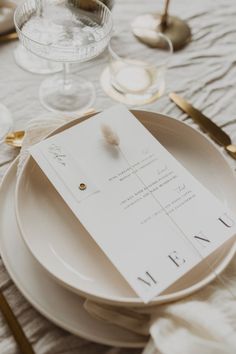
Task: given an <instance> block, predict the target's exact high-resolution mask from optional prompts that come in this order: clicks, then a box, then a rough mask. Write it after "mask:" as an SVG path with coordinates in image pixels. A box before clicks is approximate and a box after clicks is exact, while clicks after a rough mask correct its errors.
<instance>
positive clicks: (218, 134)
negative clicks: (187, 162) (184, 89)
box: [169, 92, 236, 159]
mask: <svg viewBox="0 0 236 354" xmlns="http://www.w3.org/2000/svg"><path fill="white" fill-rule="evenodd" d="M169 97H170V99H171V100H172V101H173V102H174V103H175V104H176V105H177V106H178V107H179V108H180V109H182V111H184V112H185V113H187V114H188V115H189V116H190V117H191V118H192V119H193V120H194V121H195V122H196V123H197V124H198V125H199V126H200V128H201V129H202V130H204V131H205V132H206V133H208V134H209V136H210V137H211V138H212V139H213V140H214V141H215V142H216V143H218V144H219V145H221V146H223V147H224V148H225V150H226V151H227V152H228V153H229V154H230V156H232V157H233V158H234V159H236V145H234V144H232V141H231V138H230V136H229V135H228V134H227V133H226V132H224V130H223V129H221V128H220V127H219V126H218V125H216V124H215V123H214V122H213V121H212V120H210V119H209V118H208V117H206V116H205V115H204V114H203V113H202V112H200V111H199V110H198V109H196V108H195V107H193V106H192V105H191V104H190V103H188V102H187V101H186V100H185V99H184V98H182V97H180V96H179V95H177V94H176V93H174V92H172V93H170V95H169Z"/></svg>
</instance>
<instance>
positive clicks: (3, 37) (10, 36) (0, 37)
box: [0, 32, 18, 44]
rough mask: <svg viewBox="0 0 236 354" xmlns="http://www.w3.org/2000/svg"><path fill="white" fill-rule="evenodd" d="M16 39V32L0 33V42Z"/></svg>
mask: <svg viewBox="0 0 236 354" xmlns="http://www.w3.org/2000/svg"><path fill="white" fill-rule="evenodd" d="M16 39H18V35H17V33H16V32H13V33H8V34H1V35H0V44H2V43H6V42H10V41H15V40H16Z"/></svg>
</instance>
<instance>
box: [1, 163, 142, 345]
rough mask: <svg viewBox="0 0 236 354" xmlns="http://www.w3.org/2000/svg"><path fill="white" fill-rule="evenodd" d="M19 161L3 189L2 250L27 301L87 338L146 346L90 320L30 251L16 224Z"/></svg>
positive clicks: (112, 327) (75, 297)
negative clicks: (15, 197)
mask: <svg viewBox="0 0 236 354" xmlns="http://www.w3.org/2000/svg"><path fill="white" fill-rule="evenodd" d="M16 168H17V160H16V161H15V162H14V163H13V164H12V165H11V167H10V169H9V170H8V172H7V173H6V175H5V177H4V180H3V182H2V185H1V189H0V250H1V256H2V259H3V262H4V264H5V266H6V268H7V271H8V272H9V274H10V276H11V278H12V280H13V281H14V282H15V284H16V286H17V287H18V288H19V290H20V291H21V292H22V294H23V295H24V296H25V298H26V299H27V300H28V301H29V302H30V303H31V304H32V305H33V306H34V307H35V308H36V309H37V310H38V311H39V312H40V313H41V314H42V315H44V316H45V317H47V318H48V319H49V320H51V321H52V322H54V323H55V324H57V325H58V326H60V327H62V328H64V329H66V330H68V331H69V332H71V333H73V334H76V335H78V336H80V337H83V338H85V339H88V340H91V341H94V342H98V343H101V344H106V345H112V346H119V347H143V346H144V345H145V344H146V342H147V337H144V336H141V335H137V334H134V333H132V332H130V331H128V330H125V329H122V328H120V327H117V326H115V325H112V324H107V323H105V322H102V321H99V320H97V319H95V318H93V317H91V316H90V315H89V314H88V313H87V312H86V311H85V309H84V307H83V302H84V299H83V298H81V297H79V296H78V295H76V294H75V293H73V292H71V291H69V290H68V289H66V288H65V287H62V286H61V285H59V284H58V283H57V282H55V280H53V279H52V277H50V276H49V274H48V273H47V272H45V270H44V269H43V268H42V267H41V266H40V264H39V263H38V262H37V261H36V260H35V259H34V258H33V256H32V254H31V253H30V252H29V250H28V249H27V247H26V245H25V243H24V241H23V240H22V237H21V236H20V231H19V228H18V225H17V221H16V216H15V210H14V209H15V208H14V192H15V184H16Z"/></svg>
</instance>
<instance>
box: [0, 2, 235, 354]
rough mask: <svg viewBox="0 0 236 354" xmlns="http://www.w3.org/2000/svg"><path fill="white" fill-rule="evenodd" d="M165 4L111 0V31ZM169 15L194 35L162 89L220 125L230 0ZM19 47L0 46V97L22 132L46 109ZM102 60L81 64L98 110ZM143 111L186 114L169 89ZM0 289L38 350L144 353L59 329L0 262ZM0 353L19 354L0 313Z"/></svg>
mask: <svg viewBox="0 0 236 354" xmlns="http://www.w3.org/2000/svg"><path fill="white" fill-rule="evenodd" d="M16 1H17V0H16ZM162 8H163V1H161V0H160V1H157V0H116V4H115V7H114V10H113V13H114V19H115V24H116V26H117V27H116V28H117V29H118V30H122V29H124V28H129V27H130V22H131V20H132V19H133V18H134V17H135V16H137V15H139V14H142V13H147V12H150V11H151V12H154V11H159V10H161V9H162ZM170 12H171V13H172V14H174V15H177V16H180V17H182V18H183V19H186V20H187V21H188V23H189V25H190V26H191V29H192V37H193V38H192V41H191V43H190V44H189V45H188V46H187V47H186V48H184V49H183V50H181V51H179V52H177V53H175V54H174V55H173V57H172V59H171V62H170V64H169V69H168V75H167V90H166V93H168V92H171V91H176V92H178V93H180V94H182V95H184V96H185V97H186V98H187V99H189V100H191V102H192V103H194V104H195V106H197V107H198V108H200V109H201V110H202V111H203V112H204V113H205V114H206V115H208V116H209V117H211V118H212V119H213V120H214V121H215V122H217V123H219V124H223V123H225V122H228V121H230V120H233V119H236V22H235V18H236V2H235V0H198V1H189V0H172V1H171V6H170ZM16 45H17V43H16V42H15V43H7V44H4V45H1V46H0V102H2V103H3V104H5V105H6V106H7V107H8V108H9V109H10V110H11V112H12V115H13V118H14V129H15V130H17V129H24V127H25V125H26V123H27V122H28V121H29V120H30V119H32V118H34V117H36V116H38V115H40V114H41V113H44V112H46V111H45V110H44V108H42V106H41V105H40V102H39V99H38V87H39V84H40V82H41V80H42V79H43V76H40V75H33V74H30V73H28V72H25V71H23V70H22V69H20V68H19V67H18V66H16V64H15V62H14V57H13V51H14V48H15V47H16ZM106 63H107V55H106V53H103V54H102V55H101V56H100V57H99V58H96V59H95V60H93V61H91V62H88V63H84V64H82V65H78V69H79V68H80V72H81V74H82V76H84V77H87V78H89V79H90V80H91V81H93V83H94V84H95V86H96V92H97V100H96V103H95V108H96V109H97V110H102V109H104V108H107V107H109V106H111V105H112V104H114V103H115V102H114V101H112V100H111V99H110V98H109V97H107V96H106V95H105V94H104V92H103V91H102V89H101V87H100V84H99V75H100V73H101V71H102V69H103V67H104V66H105V65H106ZM141 108H142V109H146V110H152V111H156V112H161V113H163V114H168V115H170V116H173V117H176V118H178V119H184V118H185V117H186V116H185V115H184V114H183V113H181V112H180V110H179V109H178V108H176V106H175V105H174V104H173V103H171V102H170V100H169V98H168V96H167V94H165V95H164V96H163V97H162V98H160V99H159V100H158V101H156V102H154V103H153V104H151V105H148V106H145V107H141ZM0 118H1V117H0ZM190 124H192V123H191V121H190ZM225 129H226V131H228V132H229V133H230V135H231V136H232V138H233V139H235V142H236V123H235V124H231V125H228V126H227V127H226V128H225ZM15 153H16V152H15V151H13V150H12V149H11V148H9V147H6V146H3V145H1V146H0V163H1V162H3V161H4V160H7V159H8V158H10V157H13V156H14V155H15ZM229 161H230V163H231V164H232V168H235V162H234V161H233V160H232V159H230V158H229ZM6 168H7V166H4V167H2V168H1V169H0V177H2V176H3V174H4V172H5V170H6ZM222 183H223V181H222ZM0 287H1V290H2V291H4V293H5V295H6V297H7V299H8V301H9V303H10V304H11V306H12V308H13V310H14V312H15V314H16V315H17V317H18V319H19V321H20V323H21V324H22V326H23V327H24V330H25V332H26V334H27V336H28V337H29V339H30V340H31V342H32V343H33V344H34V348H35V350H36V352H37V353H39V354H59V353H63V354H83V353H86V354H92V353H96V354H97V353H104V354H118V353H119V354H125V353H126V354H128V353H140V352H141V350H140V349H134V350H132V349H129V350H126V349H119V348H110V347H106V346H102V345H98V344H96V343H92V342H88V341H86V340H84V339H81V338H79V337H76V336H73V335H71V334H70V333H68V332H66V331H63V330H61V329H59V328H58V327H57V326H55V325H54V324H52V323H51V322H50V321H48V320H47V319H45V318H43V317H42V316H41V315H40V314H39V313H38V312H37V311H36V310H34V309H33V308H32V306H31V305H30V304H29V303H28V302H27V301H26V300H25V299H24V297H23V296H22V295H21V294H20V292H19V291H18V290H17V288H16V287H15V285H14V284H13V282H12V281H11V279H10V278H9V275H8V274H7V272H6V270H5V268H4V265H3V264H2V262H1V260H0ZM180 349H181V348H180ZM0 353H1V354H16V353H18V349H17V347H16V344H15V341H14V339H13V338H12V336H11V333H10V331H9V329H8V327H7V325H6V324H5V320H4V318H3V317H2V315H1V314H0ZM170 354H171V353H170Z"/></svg>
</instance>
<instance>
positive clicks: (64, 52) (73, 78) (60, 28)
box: [14, 0, 112, 112]
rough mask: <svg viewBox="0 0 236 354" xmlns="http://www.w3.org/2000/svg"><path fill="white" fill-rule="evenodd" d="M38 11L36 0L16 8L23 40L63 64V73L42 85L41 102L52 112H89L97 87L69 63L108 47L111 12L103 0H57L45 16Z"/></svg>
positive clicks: (94, 54) (37, 53)
mask: <svg viewBox="0 0 236 354" xmlns="http://www.w3.org/2000/svg"><path fill="white" fill-rule="evenodd" d="M37 10H38V8H37V4H36V3H35V1H34V0H26V1H25V2H24V3H22V4H20V5H19V6H18V8H17V9H16V11H15V18H14V20H15V26H16V29H17V32H18V35H19V39H20V40H21V42H22V44H23V45H24V46H25V47H26V48H27V49H28V50H30V51H31V52H32V53H34V54H36V55H38V56H39V57H42V58H45V59H48V60H51V61H54V62H61V63H63V73H59V74H56V75H54V76H52V77H50V78H47V79H46V80H45V81H43V83H42V84H41V87H40V90H39V96H40V101H41V103H42V104H43V105H44V107H46V108H47V109H49V110H51V111H59V112H78V111H85V110H87V109H88V108H89V107H90V106H91V105H92V103H93V101H94V99H95V90H94V86H93V85H92V84H91V83H90V82H88V81H87V80H85V79H82V78H80V77H77V75H76V74H74V73H71V72H70V65H69V64H70V63H77V62H84V61H88V60H90V59H92V58H94V57H96V56H98V55H99V54H100V53H101V52H102V51H103V50H104V49H105V47H106V46H107V44H108V42H109V40H110V36H111V32H112V15H111V12H110V10H109V9H108V8H107V7H106V6H105V5H104V4H103V3H102V2H100V1H99V0H54V1H53V2H51V1H50V2H48V4H47V11H46V12H44V14H43V16H38V13H37Z"/></svg>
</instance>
